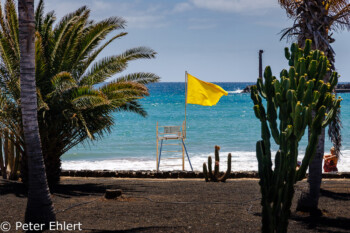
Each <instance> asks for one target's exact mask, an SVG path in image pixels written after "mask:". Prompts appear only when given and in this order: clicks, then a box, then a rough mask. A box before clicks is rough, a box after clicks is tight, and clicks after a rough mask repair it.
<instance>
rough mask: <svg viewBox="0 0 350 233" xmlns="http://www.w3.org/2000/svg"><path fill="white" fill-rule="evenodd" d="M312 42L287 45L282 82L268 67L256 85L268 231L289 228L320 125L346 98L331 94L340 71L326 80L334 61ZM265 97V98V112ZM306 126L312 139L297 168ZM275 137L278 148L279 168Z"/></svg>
mask: <svg viewBox="0 0 350 233" xmlns="http://www.w3.org/2000/svg"><path fill="white" fill-rule="evenodd" d="M311 43H312V42H311V40H306V42H305V48H304V49H302V48H299V47H298V45H297V44H292V46H291V49H290V50H289V49H288V48H286V49H285V57H286V58H287V60H288V64H289V65H290V68H289V71H287V70H288V69H285V70H282V72H281V73H280V79H279V80H277V79H276V78H275V77H274V76H272V71H271V68H270V67H269V66H268V67H266V69H265V74H264V80H263V79H262V78H259V79H258V81H257V85H256V86H253V87H252V88H251V98H252V100H253V102H254V108H253V109H254V113H255V116H256V117H257V118H258V119H259V120H260V122H261V138H262V140H260V141H258V142H257V143H256V156H257V159H258V164H259V167H258V169H259V177H260V182H259V184H260V188H261V194H262V200H261V205H262V207H263V208H262V231H263V232H286V231H287V227H288V218H289V216H290V207H291V204H292V199H293V195H294V184H295V183H296V182H297V181H300V180H302V179H303V178H304V177H305V173H306V170H307V167H308V165H309V164H310V162H311V160H312V158H313V156H314V154H315V151H316V146H317V139H318V136H319V135H320V133H321V128H322V127H326V126H327V125H328V124H329V123H330V121H332V120H333V119H334V117H335V113H336V112H337V110H338V108H340V102H341V98H338V99H336V97H335V95H334V94H332V91H333V89H334V87H335V86H336V84H337V82H338V74H337V73H335V72H334V73H333V74H332V75H331V79H330V82H329V83H324V82H323V78H324V76H325V74H326V72H327V71H328V70H329V62H328V60H327V58H326V57H325V56H324V54H323V53H322V52H320V51H318V50H311ZM262 98H264V99H265V100H266V110H265V106H264V105H263V103H262ZM277 119H279V122H278V121H277ZM278 124H279V125H278ZM306 127H308V128H309V131H310V138H309V142H308V145H307V148H306V152H305V155H304V158H303V160H302V165H301V167H300V168H299V170H296V165H297V157H298V147H299V141H300V140H301V138H302V136H303V135H304V132H305V130H306ZM271 136H272V138H273V141H274V142H275V143H276V144H277V145H278V146H279V150H278V151H277V153H276V155H275V167H274V169H272V159H271V148H270V147H271V146H270V138H271Z"/></svg>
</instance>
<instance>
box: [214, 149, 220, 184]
mask: <svg viewBox="0 0 350 233" xmlns="http://www.w3.org/2000/svg"><path fill="white" fill-rule="evenodd" d="M219 150H220V147H218V146H215V165H214V176H215V177H216V178H218V177H219V169H220V157H219Z"/></svg>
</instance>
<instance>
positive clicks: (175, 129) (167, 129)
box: [164, 126, 181, 134]
mask: <svg viewBox="0 0 350 233" xmlns="http://www.w3.org/2000/svg"><path fill="white" fill-rule="evenodd" d="M164 133H169V134H181V126H164Z"/></svg>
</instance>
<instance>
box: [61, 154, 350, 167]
mask: <svg viewBox="0 0 350 233" xmlns="http://www.w3.org/2000/svg"><path fill="white" fill-rule="evenodd" d="M227 154H228V152H220V155H221V156H220V170H221V171H224V170H226V168H227ZM231 154H232V171H257V170H258V162H257V160H256V156H255V152H254V151H251V152H247V151H235V152H231ZM273 154H274V153H273ZM300 154H301V156H302V154H303V153H302V152H300ZM208 156H213V154H212V153H211V154H190V158H191V163H192V166H193V169H194V170H195V171H202V167H203V163H204V162H205V163H207V161H208ZM301 156H299V160H301V159H302V157H301ZM62 168H63V169H64V170H156V158H155V157H154V158H149V157H143V158H123V159H108V160H95V161H89V160H72V161H63V162H62ZM181 169H182V160H181V155H179V159H176V160H175V159H171V160H165V158H164V159H163V158H162V159H161V162H160V170H164V171H172V170H181ZM185 169H186V170H190V165H189V163H188V161H187V159H186V164H185ZM338 170H339V171H340V172H346V171H350V150H344V151H342V156H341V157H340V160H339V162H338Z"/></svg>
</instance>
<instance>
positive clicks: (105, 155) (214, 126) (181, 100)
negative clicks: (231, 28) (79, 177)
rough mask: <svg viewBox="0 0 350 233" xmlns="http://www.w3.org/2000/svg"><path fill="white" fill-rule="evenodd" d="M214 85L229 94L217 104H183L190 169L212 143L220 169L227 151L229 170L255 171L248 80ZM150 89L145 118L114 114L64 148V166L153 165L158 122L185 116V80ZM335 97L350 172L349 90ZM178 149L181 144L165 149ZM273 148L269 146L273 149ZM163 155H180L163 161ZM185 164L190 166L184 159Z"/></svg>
mask: <svg viewBox="0 0 350 233" xmlns="http://www.w3.org/2000/svg"><path fill="white" fill-rule="evenodd" d="M216 84H218V85H220V86H221V87H222V88H224V89H225V90H226V91H227V92H228V93H229V94H228V96H223V97H222V98H221V99H220V101H219V102H218V104H217V105H216V106H212V107H206V106H199V105H192V104H189V105H187V127H186V128H187V139H186V142H185V143H186V147H187V151H188V154H189V157H190V160H191V162H192V165H193V168H194V170H197V171H200V170H202V164H203V162H206V161H207V158H208V156H209V155H214V146H215V145H219V146H220V147H221V150H220V156H221V161H222V162H221V166H222V169H225V167H226V160H227V154H228V153H231V154H232V170H233V171H242V170H244V171H253V170H257V161H256V157H255V143H256V141H257V140H259V139H260V123H259V121H258V119H256V118H255V115H254V112H253V108H252V107H253V104H252V101H251V99H250V94H244V93H241V91H242V89H243V88H244V87H246V86H247V85H250V84H252V83H227V82H225V83H216ZM148 88H149V91H150V96H148V97H146V98H144V99H142V100H141V101H140V102H141V104H142V105H143V107H144V109H145V110H146V111H147V113H148V117H146V118H143V117H141V116H139V115H137V114H135V113H129V112H118V113H115V114H114V118H115V125H114V127H113V130H112V132H111V133H110V134H106V135H105V137H104V138H102V139H99V140H97V141H94V142H86V143H84V144H81V145H78V146H76V147H75V148H73V149H71V150H70V151H68V152H67V153H66V154H65V155H63V157H62V160H63V162H62V167H63V169H67V170H68V169H69V170H70V169H72V170H81V169H84V170H85V169H90V170H155V169H156V124H157V122H158V124H159V125H160V126H164V125H166V126H170V125H182V122H183V121H184V119H185V83H175V82H174V83H170V82H169V83H154V84H150V85H148ZM339 96H341V97H342V98H343V102H342V108H341V111H342V124H343V129H342V137H343V147H342V155H341V159H340V161H339V165H338V169H339V171H350V93H340V94H339ZM306 134H307V133H306ZM306 134H305V135H304V138H303V139H302V141H301V143H300V147H299V153H300V155H302V154H303V153H304V151H305V148H306V139H307V136H306ZM331 146H332V145H331V143H330V141H329V139H328V137H327V139H326V146H325V151H326V152H328V151H329V149H330V148H331ZM180 149H181V147H180V146H168V147H165V148H164V150H180ZM276 149H277V147H276V146H275V147H273V150H274V151H275V150H276ZM167 157H178V158H179V159H178V160H176V159H173V160H165V159H166V158H167ZM181 157H182V154H181V153H173V154H172V155H171V154H169V153H167V154H163V156H162V160H161V162H160V170H180V169H181V168H182V165H181V164H182V162H181ZM163 158H164V159H163ZM185 169H186V170H190V167H189V164H188V161H187V160H186V165H185Z"/></svg>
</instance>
